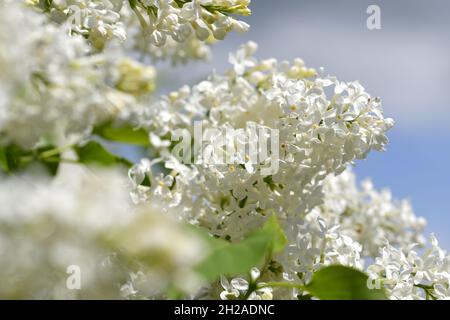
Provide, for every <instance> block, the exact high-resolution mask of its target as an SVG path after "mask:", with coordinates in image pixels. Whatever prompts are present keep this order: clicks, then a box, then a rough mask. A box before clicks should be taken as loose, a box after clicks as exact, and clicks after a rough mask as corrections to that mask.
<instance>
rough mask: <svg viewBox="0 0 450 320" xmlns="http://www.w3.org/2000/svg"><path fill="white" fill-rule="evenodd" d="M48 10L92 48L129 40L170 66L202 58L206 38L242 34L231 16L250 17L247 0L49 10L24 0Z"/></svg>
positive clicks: (150, 0) (78, 4)
mask: <svg viewBox="0 0 450 320" xmlns="http://www.w3.org/2000/svg"><path fill="white" fill-rule="evenodd" d="M28 3H31V4H33V5H35V6H38V7H40V8H41V9H43V10H44V11H46V12H48V14H49V16H50V17H51V18H52V20H53V21H56V22H58V23H62V24H65V25H67V27H68V28H69V30H70V32H71V33H72V34H78V35H83V36H84V37H85V38H86V39H88V40H89V41H90V43H91V44H92V45H93V48H95V49H96V50H103V49H104V48H105V47H106V46H107V44H108V43H109V42H112V41H114V40H118V41H119V42H124V41H125V40H127V42H129V43H128V44H127V46H128V47H129V48H133V49H135V50H136V49H137V50H138V52H139V53H140V54H141V55H142V54H149V55H150V56H151V57H152V58H154V59H155V60H159V59H166V58H169V59H171V60H172V61H174V62H185V61H187V60H188V59H205V58H206V57H207V56H208V53H209V48H208V46H207V45H206V43H205V41H206V40H208V39H209V40H212V39H217V40H222V39H223V38H224V37H225V36H226V34H227V33H229V32H230V31H233V30H236V31H238V32H245V31H247V29H248V27H249V26H248V24H246V23H245V22H243V21H239V20H236V19H235V18H233V17H232V16H231V15H249V14H250V10H249V8H248V5H249V3H250V0H144V1H137V0H52V1H49V2H48V6H47V7H46V6H43V5H42V2H41V1H38V0H28Z"/></svg>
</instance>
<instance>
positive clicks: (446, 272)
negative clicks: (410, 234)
mask: <svg viewBox="0 0 450 320" xmlns="http://www.w3.org/2000/svg"><path fill="white" fill-rule="evenodd" d="M430 242H431V247H430V248H428V249H426V250H425V252H424V253H422V254H421V253H419V252H417V251H415V250H414V247H415V245H414V244H413V245H410V247H409V248H405V249H403V250H402V249H398V248H395V247H394V246H391V245H390V244H388V245H387V246H386V247H384V248H383V249H382V250H381V252H380V256H379V257H377V258H376V260H375V263H374V264H373V265H371V266H369V267H368V273H369V277H370V279H371V280H372V282H373V285H375V286H376V285H378V286H380V287H381V286H382V287H385V288H386V289H387V290H388V292H389V296H390V298H391V299H395V300H397V299H402V300H403V299H407V300H423V299H427V300H436V299H444V300H448V299H450V255H447V253H446V251H444V250H443V249H441V248H440V247H439V243H438V241H437V239H436V238H435V237H434V235H432V236H431V237H430Z"/></svg>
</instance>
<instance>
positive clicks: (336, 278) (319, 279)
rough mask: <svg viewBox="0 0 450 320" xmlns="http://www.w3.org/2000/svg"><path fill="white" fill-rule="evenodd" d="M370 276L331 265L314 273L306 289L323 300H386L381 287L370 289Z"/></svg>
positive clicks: (348, 268)
mask: <svg viewBox="0 0 450 320" xmlns="http://www.w3.org/2000/svg"><path fill="white" fill-rule="evenodd" d="M367 279H368V276H367V275H366V274H365V273H363V272H361V271H359V270H356V269H353V268H350V267H344V266H338V265H336V266H329V267H325V268H323V269H321V270H319V271H317V272H315V273H314V275H313V278H312V280H311V282H310V283H309V284H308V285H307V286H305V289H306V290H307V291H308V292H309V293H310V294H311V295H312V296H314V297H316V298H319V299H321V300H385V299H386V295H385V293H384V291H383V290H381V289H369V287H368V285H367Z"/></svg>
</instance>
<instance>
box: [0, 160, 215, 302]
mask: <svg viewBox="0 0 450 320" xmlns="http://www.w3.org/2000/svg"><path fill="white" fill-rule="evenodd" d="M126 190H127V181H126V180H124V179H123V175H122V174H120V173H118V172H116V171H98V172H95V173H92V172H88V171H87V170H82V169H80V168H77V167H73V166H69V167H67V168H65V170H63V172H61V174H60V175H59V176H58V177H56V179H54V180H53V181H48V180H47V179H43V180H39V179H37V178H36V177H34V178H33V179H32V180H30V179H26V178H10V179H5V180H2V181H1V183H0V201H1V203H2V208H1V209H0V257H1V259H0V278H1V279H2V285H1V286H0V297H2V298H13V297H14V298H58V299H61V298H102V299H105V298H112V299H117V298H121V297H140V296H143V297H147V298H151V297H158V296H159V297H162V296H163V294H164V292H165V290H166V289H167V287H168V286H175V287H176V288H177V289H179V290H181V291H182V292H190V290H192V291H195V290H196V288H198V286H199V285H200V284H201V282H199V278H198V276H197V275H196V274H195V273H194V272H193V271H192V269H191V268H192V266H193V265H195V264H196V263H197V262H198V261H199V259H201V258H202V257H203V256H204V255H205V254H206V252H207V250H205V249H206V248H205V245H204V244H203V242H202V241H201V240H200V239H199V238H197V237H196V236H195V235H194V234H192V233H190V231H188V230H187V229H184V228H183V227H182V226H181V225H179V224H178V223H177V222H176V221H175V220H172V219H171V218H170V217H169V216H167V215H162V214H161V213H160V211H161V210H160V208H159V205H158V204H157V203H154V204H153V205H149V206H146V208H145V209H143V208H138V207H134V208H133V207H132V206H131V203H130V201H129V198H128V195H127V192H126ZM144 262H145V263H144ZM73 265H74V266H77V267H79V268H80V271H81V275H80V276H81V286H82V287H81V289H82V290H69V289H70V288H68V287H66V279H67V277H68V276H69V275H68V274H67V273H66V270H67V268H68V267H69V266H73ZM137 275H143V276H145V281H140V279H139V277H137ZM121 284H122V286H121Z"/></svg>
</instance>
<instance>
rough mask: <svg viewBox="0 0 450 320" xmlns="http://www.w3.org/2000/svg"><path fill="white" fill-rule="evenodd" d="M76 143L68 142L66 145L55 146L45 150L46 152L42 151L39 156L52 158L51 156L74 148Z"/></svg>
mask: <svg viewBox="0 0 450 320" xmlns="http://www.w3.org/2000/svg"><path fill="white" fill-rule="evenodd" d="M75 144H76V143H71V144H68V145H65V146H62V147H57V148H54V149H50V150H47V151H44V152H42V153H41V154H40V155H39V158H41V159H46V158H51V157H54V156H57V155H59V154H61V153H62V152H64V151H66V150H68V149H71V148H73V146H74V145H75Z"/></svg>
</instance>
